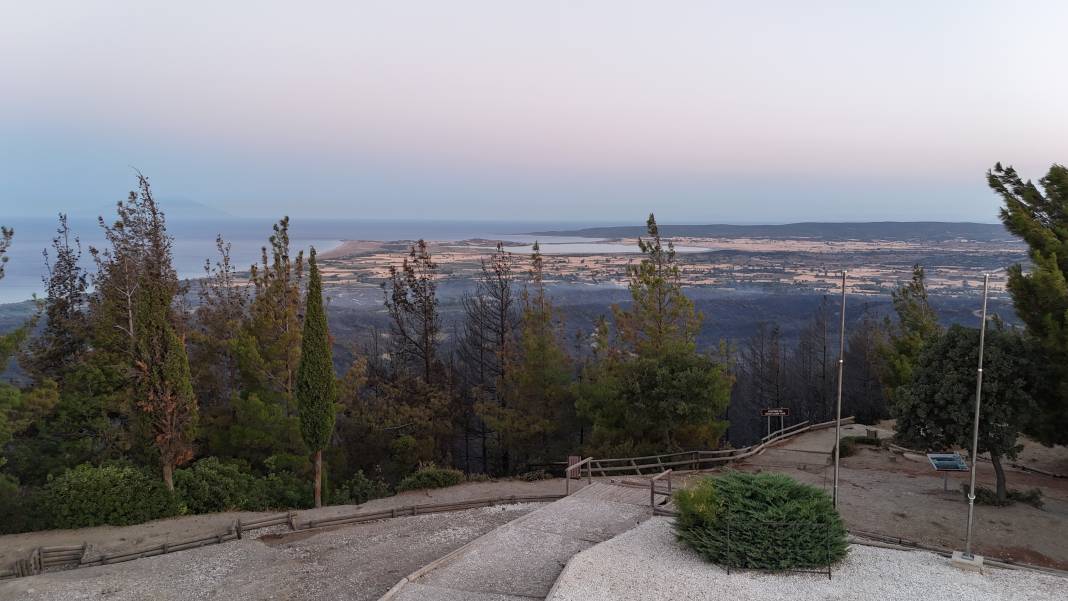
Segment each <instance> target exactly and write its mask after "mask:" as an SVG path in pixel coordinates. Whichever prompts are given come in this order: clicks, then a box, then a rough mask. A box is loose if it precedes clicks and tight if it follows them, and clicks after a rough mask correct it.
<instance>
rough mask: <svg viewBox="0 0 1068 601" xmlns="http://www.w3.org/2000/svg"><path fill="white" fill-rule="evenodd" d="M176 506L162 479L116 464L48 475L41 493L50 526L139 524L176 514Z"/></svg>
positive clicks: (175, 501) (83, 466)
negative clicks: (58, 474)
mask: <svg viewBox="0 0 1068 601" xmlns="http://www.w3.org/2000/svg"><path fill="white" fill-rule="evenodd" d="M178 508H179V505H178V501H177V498H176V497H175V495H173V494H172V493H171V492H170V491H168V490H167V487H166V486H164V485H163V481H162V480H161V479H159V478H156V477H153V476H150V475H148V474H146V473H145V472H143V471H141V470H138V469H136V468H133V467H122V466H115V465H111V466H104V467H93V466H91V465H88V464H82V465H79V466H78V467H76V468H74V469H71V470H67V471H66V472H64V473H63V474H62V475H60V476H58V477H56V478H51V479H49V481H48V483H47V484H45V486H44V490H43V491H42V495H41V509H42V511H43V512H44V515H46V516H47V518H48V522H49V525H50V526H51V527H53V528H83V527H86V526H100V525H103V524H111V525H113V526H126V525H129V524H140V523H141V522H147V521H149V520H155V519H159V518H165V517H170V516H173V515H178V513H179V510H178Z"/></svg>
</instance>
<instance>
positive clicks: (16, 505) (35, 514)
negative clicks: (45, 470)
mask: <svg viewBox="0 0 1068 601" xmlns="http://www.w3.org/2000/svg"><path fill="white" fill-rule="evenodd" d="M45 525H46V523H45V521H44V516H43V515H41V511H40V493H39V491H38V490H37V489H34V488H28V487H21V486H19V483H18V481H17V480H15V479H14V478H12V477H11V476H8V475H7V474H0V534H13V533H15V532H26V531H30V530H40V529H42V528H44V527H45Z"/></svg>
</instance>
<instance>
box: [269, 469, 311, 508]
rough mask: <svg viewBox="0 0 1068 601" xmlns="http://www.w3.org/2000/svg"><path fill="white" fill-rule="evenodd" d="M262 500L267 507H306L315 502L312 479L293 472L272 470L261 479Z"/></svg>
mask: <svg viewBox="0 0 1068 601" xmlns="http://www.w3.org/2000/svg"><path fill="white" fill-rule="evenodd" d="M263 501H264V505H265V506H266V508H269V509H307V508H308V507H311V506H312V505H314V504H315V500H314V499H313V491H312V481H311V479H310V478H307V477H302V476H298V475H296V474H294V473H293V472H274V473H272V474H268V475H267V477H266V478H264V479H263Z"/></svg>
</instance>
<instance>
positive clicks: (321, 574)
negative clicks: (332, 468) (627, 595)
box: [0, 503, 541, 601]
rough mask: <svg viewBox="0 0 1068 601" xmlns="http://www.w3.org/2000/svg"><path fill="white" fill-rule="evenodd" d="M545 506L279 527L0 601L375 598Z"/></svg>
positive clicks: (70, 577)
mask: <svg viewBox="0 0 1068 601" xmlns="http://www.w3.org/2000/svg"><path fill="white" fill-rule="evenodd" d="M540 506H541V504H536V503H527V504H520V505H506V506H498V507H487V508H480V509H471V510H468V511H462V512H455V513H443V514H431V515H420V516H415V517H402V518H395V519H390V520H382V521H379V522H372V523H368V524H359V525H355V526H342V527H338V528H336V529H333V530H326V531H316V532H299V531H298V532H294V533H289V532H288V530H287V529H285V528H284V527H282V528H279V529H278V531H279V533H278V534H276V535H267V536H263V537H262V538H260V539H244V540H240V541H233V542H230V543H226V544H223V545H212V546H208V547H202V548H200V549H194V550H191V551H183V552H181V553H173V554H170V555H164V556H159V557H150V558H146V559H141V560H137V561H131V562H128V563H122V564H115V565H110V566H100V567H93V568H84V569H78V570H69V571H61V572H52V573H46V574H42V575H39V576H32V577H29V578H18V579H14V580H8V581H3V582H0V599H2V600H4V601H8V600H12V601H14V600H16V599H18V600H22V599H25V600H27V601H46V600H47V601H53V600H54V601H59V600H64V601H66V600H71V601H75V600H81V599H101V598H105V599H108V600H115V601H144V600H149V599H151V600H153V601H157V600H158V601H172V600H173V601H194V600H201V599H204V600H207V599H211V600H223V601H228V600H234V601H236V600H260V599H286V600H305V599H306V600H309V601H311V600H315V601H319V600H322V599H353V600H357V601H361V600H372V599H377V598H378V597H379V596H381V595H382V594H383V593H385V592H386V591H387V590H388V589H389V588H390V587H392V586H393V585H394V584H396V583H397V581H399V580H400V579H401V578H403V577H404V576H406V575H407V574H409V573H410V572H412V571H413V570H415V569H417V568H419V567H422V566H423V565H426V564H427V563H430V562H431V561H433V560H435V559H437V558H438V557H441V556H443V555H446V554H448V553H449V552H451V551H452V550H454V549H456V548H459V547H460V546H462V545H463V544H465V543H467V542H468V541H470V540H473V539H475V538H478V537H479V536H482V535H483V534H485V533H487V532H489V531H491V530H493V529H495V528H497V527H498V526H501V525H503V524H506V523H508V522H510V521H511V520H514V519H516V518H518V517H520V516H523V515H526V514H527V513H530V512H531V511H533V510H535V509H537V508H538V507H540ZM259 534H260V535H261V536H262V535H264V534H265V531H261V532H260V533H259Z"/></svg>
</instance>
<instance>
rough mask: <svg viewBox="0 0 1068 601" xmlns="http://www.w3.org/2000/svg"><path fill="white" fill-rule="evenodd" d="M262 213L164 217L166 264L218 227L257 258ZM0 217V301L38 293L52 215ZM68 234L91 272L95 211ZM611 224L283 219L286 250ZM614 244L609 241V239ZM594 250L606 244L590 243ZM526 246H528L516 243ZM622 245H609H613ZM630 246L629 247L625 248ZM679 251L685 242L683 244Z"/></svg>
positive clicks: (189, 274) (185, 259)
mask: <svg viewBox="0 0 1068 601" xmlns="http://www.w3.org/2000/svg"><path fill="white" fill-rule="evenodd" d="M273 223H275V222H274V221H272V220H270V219H250V218H231V217H213V218H211V219H208V220H192V219H181V220H173V219H172V220H169V221H168V224H167V228H168V231H169V233H170V234H171V236H173V238H174V249H173V250H174V266H175V269H176V270H177V271H178V275H179V277H181V278H198V277H202V276H203V275H204V263H205V261H212V262H214V261H215V260H216V259H217V258H218V252H217V251H216V248H215V239H216V236H218V235H221V236H222V237H223V238H224V239H225V240H226V241H227V242H229V243H230V244H231V251H230V254H231V259H232V261H233V263H234V265H235V266H236V267H237V268H238V270H244V269H247V267H248V266H250V265H252V264H253V263H255V262H258V261H259V259H260V252H261V248H262V247H263V246H265V245H267V243H268V238H269V237H270V235H271V233H272V229H271V226H272V224H273ZM0 225H4V226H7V227H10V228H13V229H14V230H15V236H14V240H13V241H12V244H11V248H10V249H9V250H8V254H7V256H8V258H9V261H8V262H7V264H6V266H5V268H4V271H5V275H4V278H3V279H2V280H0V304H5V303H16V302H22V301H26V300H29V299H31V298H32V297H33V296H34V295H35V294H36V295H38V296H40V295H42V294H43V291H44V282H43V277H44V276H45V275H46V273H47V270H46V268H45V259H44V256H43V255H42V251H44V250H45V249H48V250H49V252H50V253H51V244H52V238H53V237H55V235H56V226H57V222H56V220H55V219H47V218H36V217H34V218H29V217H22V218H3V217H0ZM70 225H71V230H72V234H73V235H74V236H77V237H78V238H79V239H80V241H81V246H82V251H83V253H82V262H83V263H84V265H85V267H86V268H87V269H89V270H90V272H92V271H93V270H94V269H95V268H94V267H93V264H92V258H91V256H90V254H89V248H90V247H97V248H105V247H106V243H105V239H104V236H103V232H102V231H101V228H100V225H99V224H98V223H97V221H96V220H95V219H88V218H74V217H72V218H71V220H70ZM603 225H615V224H612V223H589V222H544V221H525V222H521V221H460V220H457V221H429V220H422V221H421V220H357V219H321V218H315V219H311V218H308V219H302V218H297V217H292V218H291V219H290V228H289V237H290V244H291V246H292V248H293V249H294V251H296V250H297V249H305V250H307V249H308V248H310V247H312V246H314V247H315V248H316V249H317V250H319V251H325V250H329V249H331V248H334V247H335V246H337V245H338V244H340V243H341V242H342V241H344V240H382V241H392V240H418V239H420V238H424V239H426V240H436V241H457V240H469V239H476V238H481V239H486V240H502V241H508V242H517V243H523V244H531V243H533V242H534V241H535V240H537V241H539V242H540V243H541V244H542V252H544V253H547V254H549V253H581V252H589V251H591V250H593V249H594V248H595V247H594V246H591V245H592V244H595V243H596V242H597V241H596V240H592V239H589V238H578V237H574V238H572V237H549V236H532V235H530V234H529V233H528V232H534V231H542V232H544V231H559V230H571V229H580V228H584V227H593V226H603ZM613 246H617V245H613ZM596 248H597V249H599V250H601V251H605V250H610V249H609V248H606V247H603V246H599V245H598V246H597V247H596ZM516 250H517V252H527V251H528V250H529V247H522V248H517V249H516ZM626 250H628V248H627V247H622V246H620V247H618V248H614V251H615V252H621V251H626ZM632 250H634V251H636V250H637V249H636V248H635V249H632ZM683 250H684V251H685V250H687V249H683Z"/></svg>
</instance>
